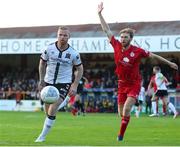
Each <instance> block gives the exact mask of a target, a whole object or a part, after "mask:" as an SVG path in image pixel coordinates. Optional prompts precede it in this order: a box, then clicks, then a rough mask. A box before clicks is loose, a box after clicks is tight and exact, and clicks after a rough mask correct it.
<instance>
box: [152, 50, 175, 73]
mask: <svg viewBox="0 0 180 147" xmlns="http://www.w3.org/2000/svg"><path fill="white" fill-rule="evenodd" d="M150 57H151V58H156V59H158V60H160V61H162V62H164V63H166V64H168V65H169V66H170V67H171V68H173V69H175V70H178V66H177V64H176V63H173V62H171V61H169V60H167V59H165V58H163V57H161V56H159V55H156V54H154V53H150Z"/></svg>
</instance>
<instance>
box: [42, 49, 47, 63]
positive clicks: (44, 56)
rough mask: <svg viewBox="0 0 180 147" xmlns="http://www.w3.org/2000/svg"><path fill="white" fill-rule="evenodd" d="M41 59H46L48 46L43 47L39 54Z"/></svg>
mask: <svg viewBox="0 0 180 147" xmlns="http://www.w3.org/2000/svg"><path fill="white" fill-rule="evenodd" d="M41 59H42V60H44V61H47V60H48V48H45V49H44V50H43V52H42V54H41Z"/></svg>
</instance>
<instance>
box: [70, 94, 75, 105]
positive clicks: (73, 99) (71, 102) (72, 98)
mask: <svg viewBox="0 0 180 147" xmlns="http://www.w3.org/2000/svg"><path fill="white" fill-rule="evenodd" d="M74 102H75V96H71V97H70V100H69V104H71V105H73V104H74Z"/></svg>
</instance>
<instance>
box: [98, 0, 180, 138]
mask: <svg viewBox="0 0 180 147" xmlns="http://www.w3.org/2000/svg"><path fill="white" fill-rule="evenodd" d="M102 10H103V3H102V2H101V3H100V4H99V5H98V16H99V19H100V22H101V26H102V29H103V31H104V32H105V33H106V35H107V37H108V39H109V41H110V43H111V45H112V46H113V49H114V61H115V64H116V71H115V72H116V74H117V76H118V107H119V110H120V114H121V116H122V120H121V125H120V130H119V133H118V137H117V140H118V141H122V140H123V137H124V133H125V131H126V128H127V125H128V123H129V120H130V111H131V108H132V106H133V105H134V104H135V102H136V99H137V96H138V95H139V92H140V88H141V76H140V72H139V65H140V62H141V59H142V58H156V59H158V60H160V61H162V62H164V63H166V64H168V65H169V66H170V67H172V68H174V69H176V70H177V69H178V66H177V65H176V64H175V63H172V62H170V61H168V60H166V59H165V58H163V57H161V56H159V55H156V54H154V53H151V52H149V51H145V50H144V49H142V48H140V47H137V46H133V45H131V41H132V39H133V36H134V30H133V29H131V28H125V29H123V30H121V31H120V41H119V40H117V39H115V37H114V35H113V34H112V32H111V30H110V28H109V26H108V24H107V23H106V21H105V20H104V17H103V16H102Z"/></svg>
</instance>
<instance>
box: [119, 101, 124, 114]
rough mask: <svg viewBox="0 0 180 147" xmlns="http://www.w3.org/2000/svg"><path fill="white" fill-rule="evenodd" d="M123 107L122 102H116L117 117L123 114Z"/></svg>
mask: <svg viewBox="0 0 180 147" xmlns="http://www.w3.org/2000/svg"><path fill="white" fill-rule="evenodd" d="M123 108H124V104H118V116H119V117H122V116H123Z"/></svg>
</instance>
